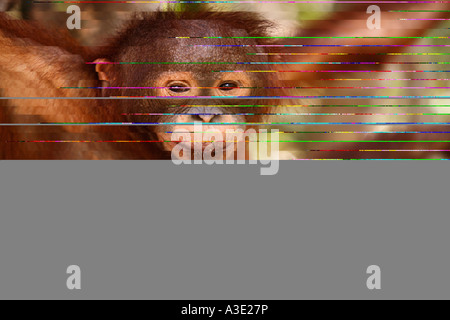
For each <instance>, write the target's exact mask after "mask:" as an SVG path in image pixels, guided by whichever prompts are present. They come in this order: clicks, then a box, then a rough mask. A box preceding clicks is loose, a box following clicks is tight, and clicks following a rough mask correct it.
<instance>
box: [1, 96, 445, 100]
mask: <svg viewBox="0 0 450 320" xmlns="http://www.w3.org/2000/svg"><path fill="white" fill-rule="evenodd" d="M21 99H23V100H146V99H154V100H162V99H163V100H180V99H183V100H193V99H197V100H208V99H214V100H217V99H221V100H227V99H237V100H279V99H450V96H170V97H169V96H167V97H161V96H117V97H115V96H112V97H0V100H21Z"/></svg>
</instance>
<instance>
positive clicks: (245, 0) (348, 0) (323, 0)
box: [33, 0, 449, 4]
mask: <svg viewBox="0 0 450 320" xmlns="http://www.w3.org/2000/svg"><path fill="white" fill-rule="evenodd" d="M448 2H449V1H361V0H359V1H358V0H342V1H341V0H335V1H330V0H320V1H311V0H292V1H285V0H271V1H264V3H280V4H289V3H307V4H315V3H330V4H331V3H346V4H353V3H354V4H365V3H369V4H377V3H379V4H389V3H394V4H395V3H448ZM33 3H119V4H121V3H127V4H152V3H153V4H158V3H164V4H171V3H173V4H189V3H193V4H196V3H223V4H228V3H257V4H261V1H254V0H236V1H233V0H226V1H223V0H203V1H199V0H198V1H184V0H177V1H164V0H157V1H155V0H141V1H118V0H102V1H61V0H45V1H43V0H36V1H33Z"/></svg>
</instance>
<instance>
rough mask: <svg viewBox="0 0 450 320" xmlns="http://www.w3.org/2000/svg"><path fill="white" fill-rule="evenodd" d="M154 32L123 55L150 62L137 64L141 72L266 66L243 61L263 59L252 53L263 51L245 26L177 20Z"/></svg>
mask: <svg viewBox="0 0 450 320" xmlns="http://www.w3.org/2000/svg"><path fill="white" fill-rule="evenodd" d="M155 34H157V36H155V37H151V38H150V39H145V41H143V42H140V44H141V46H139V49H138V50H133V51H134V52H135V53H134V54H133V53H132V56H128V57H123V58H124V59H127V60H130V61H131V60H133V61H142V62H150V63H149V64H147V65H141V66H139V70H140V71H141V72H143V73H148V74H150V73H154V72H165V71H171V72H173V71H175V72H176V71H186V72H193V73H195V74H200V73H201V74H203V76H202V77H204V76H205V73H207V74H209V73H211V77H213V76H214V74H215V75H217V72H222V71H225V72H226V71H230V70H231V71H232V70H251V69H266V68H268V65H265V64H247V63H248V62H267V56H265V55H254V54H253V53H262V52H264V48H263V47H260V46H257V45H258V43H257V41H256V40H255V39H254V38H249V34H248V32H247V31H246V30H245V29H236V28H232V27H230V26H229V25H227V24H226V23H223V22H215V23H211V22H210V21H204V20H180V21H176V23H174V24H172V25H170V28H168V29H167V30H165V31H164V32H157V33H155ZM138 52H140V54H139V53H138ZM253 76H254V74H251V77H253Z"/></svg>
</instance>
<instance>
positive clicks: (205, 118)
mask: <svg viewBox="0 0 450 320" xmlns="http://www.w3.org/2000/svg"><path fill="white" fill-rule="evenodd" d="M216 115H218V114H211V113H204V114H198V117H199V118H200V119H201V120H202V121H203V122H211V120H212V119H213V118H214V117H215V116H216Z"/></svg>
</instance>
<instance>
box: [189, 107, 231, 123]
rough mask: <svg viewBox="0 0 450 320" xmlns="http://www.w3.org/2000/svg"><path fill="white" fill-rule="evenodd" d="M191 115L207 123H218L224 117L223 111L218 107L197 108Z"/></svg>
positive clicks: (193, 109)
mask: <svg viewBox="0 0 450 320" xmlns="http://www.w3.org/2000/svg"><path fill="white" fill-rule="evenodd" d="M190 113H191V114H193V116H194V117H196V118H198V119H200V120H201V121H202V122H205V123H208V122H213V121H217V119H220V116H222V115H223V111H222V110H221V109H220V108H217V107H196V108H192V109H191V110H190Z"/></svg>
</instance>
